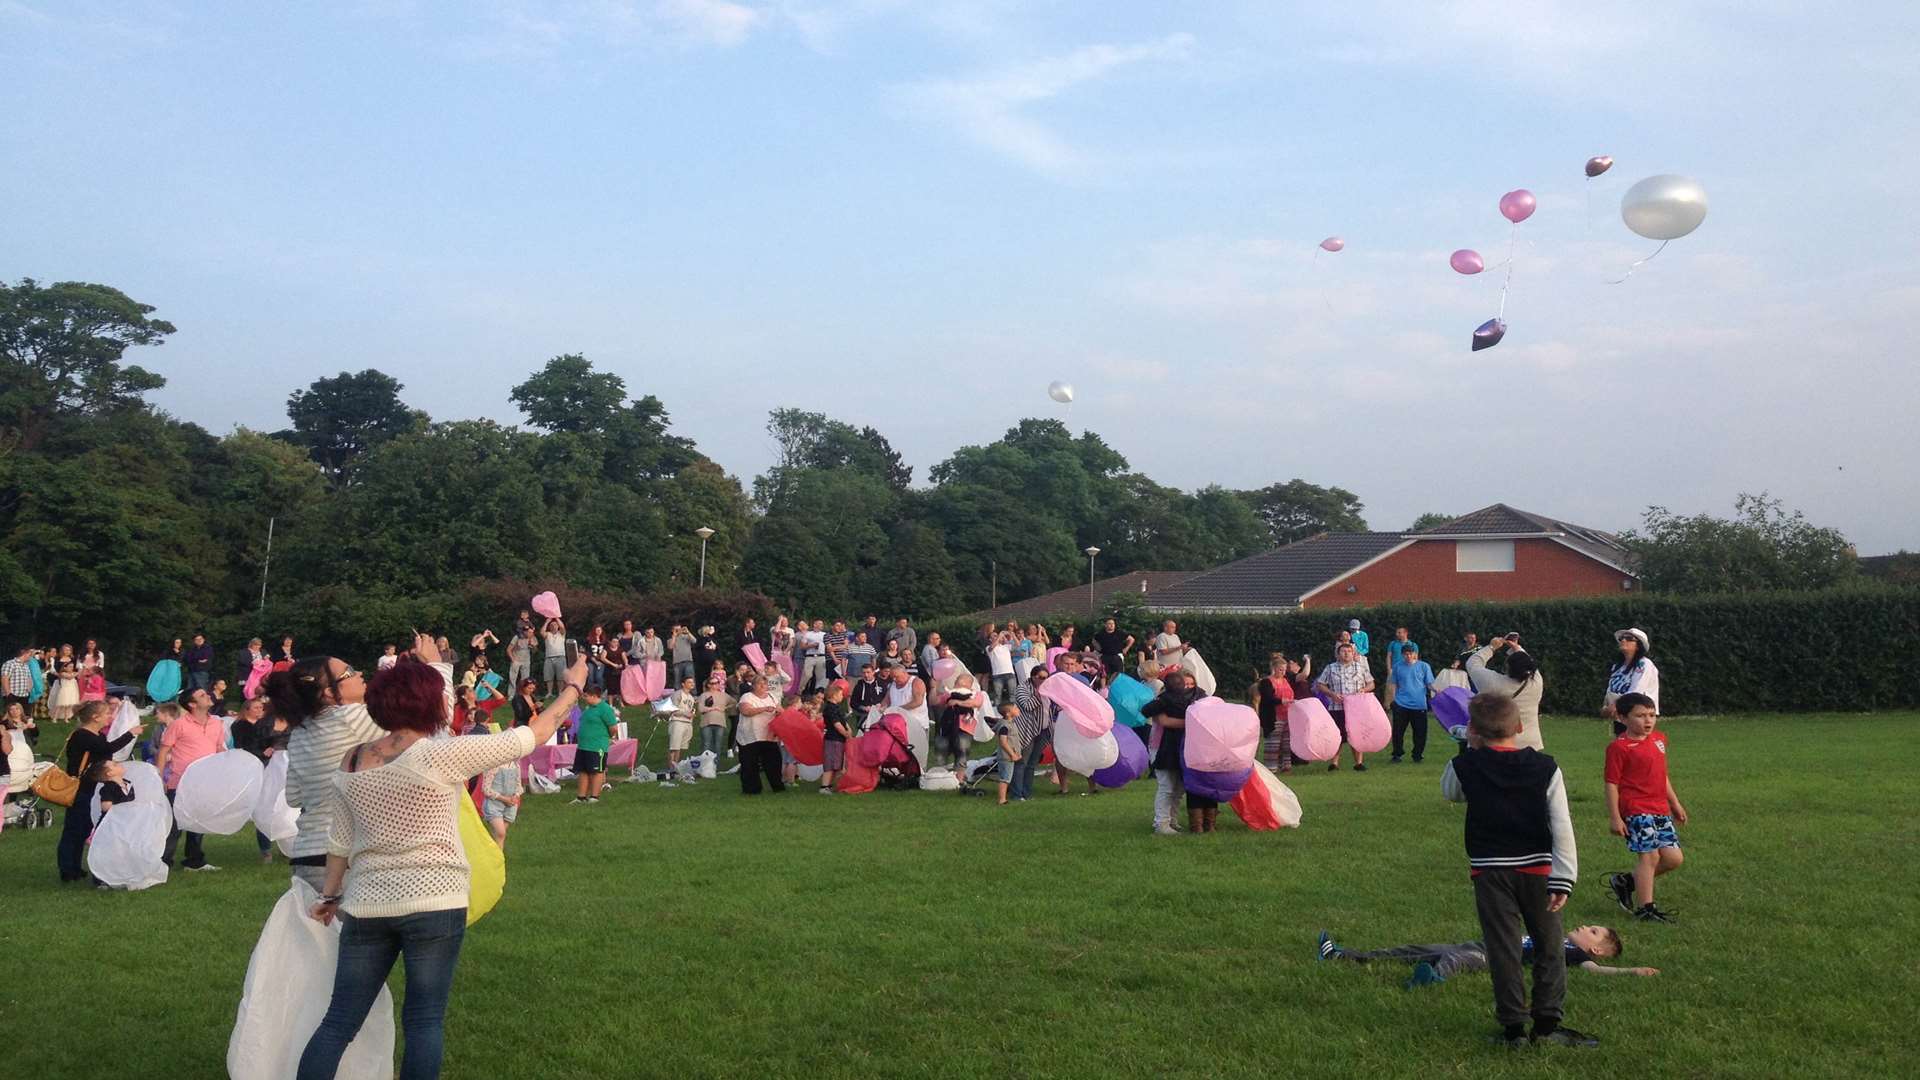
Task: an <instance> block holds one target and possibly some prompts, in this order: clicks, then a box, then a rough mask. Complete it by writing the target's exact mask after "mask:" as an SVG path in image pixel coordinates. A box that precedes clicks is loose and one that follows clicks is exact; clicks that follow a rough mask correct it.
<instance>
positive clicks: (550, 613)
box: [527, 592, 560, 619]
mask: <svg viewBox="0 0 1920 1080" xmlns="http://www.w3.org/2000/svg"><path fill="white" fill-rule="evenodd" d="M527 606H528V607H530V608H532V609H533V613H534V614H536V615H538V616H540V617H541V618H543V619H557V618H559V617H560V598H559V597H557V596H555V595H553V593H551V592H543V593H541V594H540V595H538V596H536V597H534V598H533V599H531V600H529V601H527Z"/></svg>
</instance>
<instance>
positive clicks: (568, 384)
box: [507, 353, 627, 432]
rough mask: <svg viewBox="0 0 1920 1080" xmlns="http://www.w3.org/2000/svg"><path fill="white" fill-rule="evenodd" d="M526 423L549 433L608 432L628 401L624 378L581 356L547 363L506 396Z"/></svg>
mask: <svg viewBox="0 0 1920 1080" xmlns="http://www.w3.org/2000/svg"><path fill="white" fill-rule="evenodd" d="M507 397H508V399H509V400H511V401H512V402H513V403H514V404H515V405H518V406H520V411H521V412H523V413H525V414H526V415H527V423H529V424H532V425H533V426H534V427H537V428H542V429H544V430H547V431H575V432H584V431H605V430H607V429H608V428H609V427H611V426H612V425H613V423H614V419H615V417H617V416H619V414H620V411H621V409H622V408H623V407H624V406H625V405H626V401H627V383H626V380H625V379H622V378H621V377H620V376H618V375H615V374H613V373H612V372H610V371H595V370H593V362H592V361H590V360H588V359H587V358H586V357H584V356H582V355H580V354H579V353H566V354H564V355H561V356H556V357H554V358H553V359H551V360H549V361H547V366H546V367H543V368H541V369H540V370H539V371H536V372H534V373H533V374H532V375H531V376H529V377H528V378H527V381H526V382H523V383H521V384H520V385H519V386H516V387H514V388H513V390H512V392H510V393H509V394H508V395H507Z"/></svg>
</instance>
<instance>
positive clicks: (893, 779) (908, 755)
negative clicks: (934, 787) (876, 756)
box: [873, 724, 920, 791]
mask: <svg viewBox="0 0 1920 1080" xmlns="http://www.w3.org/2000/svg"><path fill="white" fill-rule="evenodd" d="M897 727H898V725H895V724H879V725H877V726H875V727H874V729H873V730H874V731H884V732H886V735H887V739H888V741H889V742H891V743H892V744H893V750H894V751H895V752H893V753H889V754H887V755H886V757H885V758H884V759H883V760H882V761H881V762H880V769H879V772H880V780H879V786H880V787H883V788H893V789H895V790H898V791H914V790H916V789H918V788H919V787H920V759H919V758H917V757H914V756H913V747H911V746H909V745H908V744H907V740H906V738H905V737H904V736H903V735H902V733H901V732H900V731H899V730H896V728H897Z"/></svg>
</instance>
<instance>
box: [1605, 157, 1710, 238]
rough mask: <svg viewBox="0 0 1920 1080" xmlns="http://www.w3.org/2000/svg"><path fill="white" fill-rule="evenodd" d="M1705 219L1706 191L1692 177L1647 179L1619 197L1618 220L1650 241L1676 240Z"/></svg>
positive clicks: (1662, 176)
mask: <svg viewBox="0 0 1920 1080" xmlns="http://www.w3.org/2000/svg"><path fill="white" fill-rule="evenodd" d="M1706 217H1707V191H1706V189H1705V188H1703V187H1701V186H1700V185H1699V183H1698V182H1696V181H1695V180H1693V179H1692V178H1691V177H1686V176H1675V175H1673V174H1672V173H1664V174H1662V175H1660V176H1649V177H1647V178H1646V179H1645V180H1642V181H1640V182H1639V183H1637V184H1635V185H1633V186H1632V187H1630V188H1628V189H1627V193H1626V194H1625V195H1623V196H1621V198H1620V220H1622V221H1624V222H1626V223H1627V228H1629V229H1632V230H1633V231H1634V232H1636V233H1639V234H1640V235H1641V236H1644V237H1646V238H1647V239H1649V240H1678V239H1680V238H1681V237H1683V236H1685V235H1687V234H1688V233H1690V232H1692V231H1693V230H1695V229H1697V228H1699V227H1700V223H1701V222H1702V221H1704V220H1706Z"/></svg>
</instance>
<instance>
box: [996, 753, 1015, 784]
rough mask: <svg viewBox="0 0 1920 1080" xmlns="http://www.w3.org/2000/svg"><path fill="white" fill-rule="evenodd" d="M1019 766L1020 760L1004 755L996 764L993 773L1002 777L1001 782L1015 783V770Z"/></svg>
mask: <svg viewBox="0 0 1920 1080" xmlns="http://www.w3.org/2000/svg"><path fill="white" fill-rule="evenodd" d="M1019 767H1020V765H1019V763H1018V762H1016V761H1013V760H1011V759H1009V758H1005V757H1002V758H1000V759H999V760H998V761H997V762H996V763H995V764H994V766H993V774H994V775H995V776H997V777H999V778H1000V782H1001V783H1003V784H1011V783H1013V770H1015V769H1017V768H1019Z"/></svg>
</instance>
